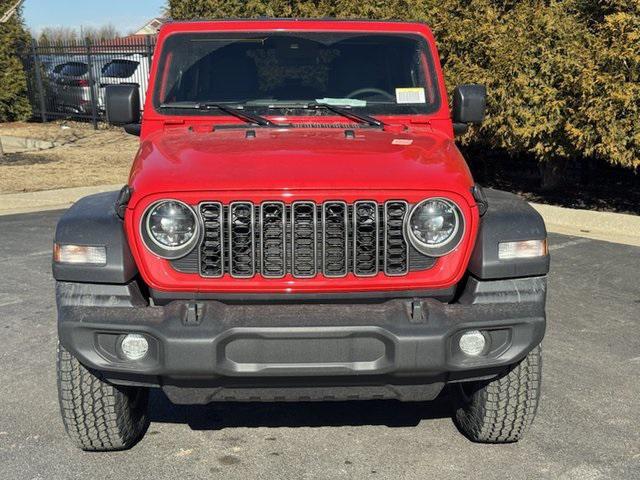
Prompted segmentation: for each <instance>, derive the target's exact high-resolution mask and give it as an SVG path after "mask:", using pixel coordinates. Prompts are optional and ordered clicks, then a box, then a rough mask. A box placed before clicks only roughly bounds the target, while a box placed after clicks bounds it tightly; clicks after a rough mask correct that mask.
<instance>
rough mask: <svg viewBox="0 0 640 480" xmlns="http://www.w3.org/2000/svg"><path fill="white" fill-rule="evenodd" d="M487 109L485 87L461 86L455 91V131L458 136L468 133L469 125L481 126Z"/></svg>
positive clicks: (474, 85)
mask: <svg viewBox="0 0 640 480" xmlns="http://www.w3.org/2000/svg"><path fill="white" fill-rule="evenodd" d="M486 107H487V89H486V88H485V86H484V85H476V84H469V85H460V86H458V87H456V89H455V90H454V91H453V114H452V116H453V129H454V132H455V133H456V135H461V134H463V133H465V132H466V131H467V128H468V127H469V124H474V125H479V124H481V123H482V121H483V120H484V113H485V110H486Z"/></svg>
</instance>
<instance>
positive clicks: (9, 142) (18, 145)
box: [0, 135, 63, 153]
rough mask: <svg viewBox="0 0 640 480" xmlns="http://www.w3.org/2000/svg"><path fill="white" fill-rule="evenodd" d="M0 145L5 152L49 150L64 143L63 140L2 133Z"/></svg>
mask: <svg viewBox="0 0 640 480" xmlns="http://www.w3.org/2000/svg"><path fill="white" fill-rule="evenodd" d="M0 145H2V149H3V150H4V153H21V152H32V151H34V150H49V149H51V148H54V147H59V146H60V145H63V143H61V142H50V141H48V140H40V139H38V138H29V137H17V136H15V135H0Z"/></svg>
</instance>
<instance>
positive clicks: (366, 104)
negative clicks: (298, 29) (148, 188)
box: [153, 32, 440, 115]
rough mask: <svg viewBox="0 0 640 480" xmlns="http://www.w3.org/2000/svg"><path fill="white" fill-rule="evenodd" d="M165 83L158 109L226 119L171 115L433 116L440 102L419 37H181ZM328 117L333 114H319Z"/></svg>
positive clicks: (172, 41)
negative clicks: (229, 111)
mask: <svg viewBox="0 0 640 480" xmlns="http://www.w3.org/2000/svg"><path fill="white" fill-rule="evenodd" d="M157 79H158V80H157V82H156V87H155V91H154V97H153V101H154V106H155V108H156V109H158V108H161V107H162V113H163V114H169V115H171V114H179V115H185V114H186V115H203V114H204V115H216V114H218V115H219V114H222V115H224V114H225V113H224V112H223V111H221V110H216V111H213V110H204V111H203V110H201V109H200V110H199V109H190V110H189V109H184V108H182V109H179V108H176V109H175V111H173V110H172V109H171V106H175V107H179V106H181V105H180V103H181V102H182V103H183V104H194V103H207V102H211V103H217V104H221V103H225V104H229V105H233V106H235V107H238V108H244V109H247V110H249V109H251V110H252V111H254V110H255V111H257V112H258V113H260V111H261V110H264V111H266V112H268V111H270V110H273V109H295V108H296V107H297V106H298V105H299V106H301V107H302V106H303V105H308V104H309V103H316V104H328V105H334V106H341V107H346V108H349V109H351V110H352V111H354V113H355V112H359V113H362V114H417V113H420V114H425V113H431V112H434V111H436V110H437V109H438V106H439V104H440V97H439V95H438V87H437V85H438V82H437V79H436V73H435V69H434V66H433V60H432V59H431V56H430V53H429V49H428V47H427V44H426V41H425V40H424V39H423V38H422V37H420V36H417V35H400V34H369V33H341V32H338V33H336V32H314V33H308V32H304V33H292V32H286V33H285V32H269V33H264V32H257V33H242V34H235V33H195V34H194V33H189V34H186V33H185V34H174V35H172V36H170V37H168V38H167V39H166V41H165V43H164V47H163V51H162V55H161V58H160V64H159V71H158V74H157ZM182 106H184V105H182ZM320 112H322V114H332V112H331V111H330V110H327V109H322V110H314V114H320ZM334 113H335V112H334Z"/></svg>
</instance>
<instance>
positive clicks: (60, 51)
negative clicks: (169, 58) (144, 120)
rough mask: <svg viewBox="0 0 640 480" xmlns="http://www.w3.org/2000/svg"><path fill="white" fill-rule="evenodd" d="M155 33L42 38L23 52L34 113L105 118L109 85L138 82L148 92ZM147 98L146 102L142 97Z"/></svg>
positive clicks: (43, 117) (94, 120)
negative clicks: (54, 40) (92, 38)
mask: <svg viewBox="0 0 640 480" xmlns="http://www.w3.org/2000/svg"><path fill="white" fill-rule="evenodd" d="M154 47H155V37H151V36H146V35H139V36H130V37H125V38H117V39H113V40H108V41H103V42H91V41H89V40H85V41H80V42H70V43H55V44H54V43H44V42H40V43H38V42H37V41H36V40H33V41H32V43H31V48H30V51H27V52H24V54H23V63H24V67H25V71H26V73H27V91H28V95H29V100H30V102H31V107H32V111H33V114H34V117H36V118H40V119H41V120H42V121H43V122H47V121H49V120H52V119H58V118H70V119H74V120H85V121H91V122H92V123H93V125H94V127H96V128H97V125H98V122H100V121H104V120H105V108H104V94H105V88H106V87H107V85H113V84H136V85H138V86H139V88H140V97H141V100H142V102H144V98H145V96H146V93H147V85H148V81H149V71H150V69H151V58H152V56H153V50H154ZM143 104H144V103H143Z"/></svg>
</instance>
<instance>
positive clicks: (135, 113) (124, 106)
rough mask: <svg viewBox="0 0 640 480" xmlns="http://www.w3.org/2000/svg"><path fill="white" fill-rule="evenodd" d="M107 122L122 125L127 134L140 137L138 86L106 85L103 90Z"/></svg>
mask: <svg viewBox="0 0 640 480" xmlns="http://www.w3.org/2000/svg"><path fill="white" fill-rule="evenodd" d="M104 98H105V100H104V103H105V108H106V111H107V121H108V122H109V123H110V124H111V125H124V129H125V131H126V132H127V133H131V134H134V135H136V134H137V135H140V89H139V87H138V85H128V84H124V85H107V87H106V88H105V97H104Z"/></svg>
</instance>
